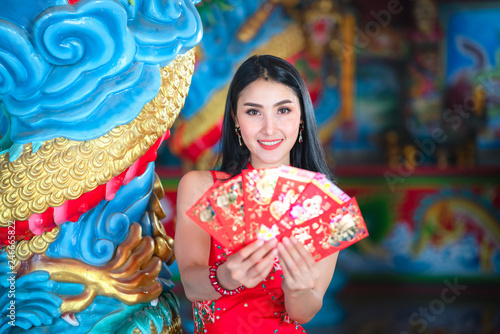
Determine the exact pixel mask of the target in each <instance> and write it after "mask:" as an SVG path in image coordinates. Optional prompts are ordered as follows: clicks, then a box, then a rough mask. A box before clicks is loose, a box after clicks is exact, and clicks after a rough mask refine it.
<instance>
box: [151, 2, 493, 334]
mask: <svg viewBox="0 0 500 334" xmlns="http://www.w3.org/2000/svg"><path fill="white" fill-rule="evenodd" d="M197 8H198V11H199V13H200V15H201V17H202V20H203V24H204V36H203V40H202V42H201V43H200V44H199V46H198V47H197V63H196V70H195V74H194V76H193V80H192V84H191V88H190V92H189V95H188V98H187V100H186V104H185V107H184V109H183V110H182V112H181V114H180V116H179V118H178V120H177V121H176V122H175V124H174V127H173V128H172V136H171V138H170V139H169V140H168V141H167V143H166V144H164V145H163V146H162V147H161V148H160V150H159V155H158V159H157V173H158V174H159V175H160V177H161V179H162V183H163V186H164V188H165V191H166V197H165V198H164V199H163V200H162V201H163V205H164V208H168V210H166V211H167V218H165V219H164V220H163V222H164V224H165V226H166V227H167V230H168V231H169V234H170V235H173V234H174V233H173V230H174V227H173V226H174V223H175V214H176V213H175V201H176V189H177V184H178V182H179V179H180V177H181V176H182V175H183V174H184V173H185V172H187V171H189V170H192V169H209V168H213V166H214V163H215V158H216V155H217V153H218V147H219V146H218V140H219V137H220V131H221V125H222V115H223V112H224V103H225V96H226V92H227V87H228V85H229V81H230V80H231V78H232V76H233V74H234V71H235V70H236V68H237V67H238V65H239V64H240V63H241V62H242V61H243V60H245V59H246V58H247V57H248V56H250V55H252V54H273V55H276V56H279V57H282V58H285V59H287V60H288V61H290V62H291V63H293V64H294V65H295V66H296V67H297V69H299V71H300V73H301V74H302V76H303V78H304V79H305V80H306V82H307V85H308V87H309V91H310V93H311V97H312V100H313V103H314V106H315V110H316V118H317V121H318V124H319V129H320V138H321V141H322V143H323V144H324V147H325V150H326V152H327V156H328V160H329V163H330V166H331V169H332V171H333V173H334V175H335V177H336V181H337V184H338V185H339V187H341V188H342V189H343V190H344V191H345V192H346V193H347V194H349V195H350V196H356V198H357V200H358V203H359V206H360V208H361V211H362V213H363V217H364V218H365V221H366V224H367V227H368V230H369V232H370V236H369V237H368V238H367V239H365V240H362V241H361V242H359V243H357V244H356V245H354V246H351V247H349V248H348V249H346V250H343V251H341V253H340V256H339V261H338V265H337V268H336V272H335V275H334V278H333V281H332V283H331V286H330V288H329V291H328V293H327V296H326V297H325V300H324V307H323V309H322V310H321V311H320V313H319V314H318V315H317V316H316V317H315V318H314V319H313V320H312V321H311V322H310V323H309V324H307V325H306V329H307V331H308V333H310V334H311V333H367V334H368V333H398V334H409V333H412V334H413V333H440V334H445V333H500V303H499V302H498V301H499V300H500V299H499V297H500V288H499V284H498V283H499V282H500V280H499V278H500V173H499V172H500V1H468V2H466V1H452V0H446V1H445V0H442V1H437V0H370V1H361V0H350V1H349V0H344V1H340V0H339V1H334V0H316V1H313V0H310V1H304V0H270V1H263V0H252V1H236V0H211V1H208V0H206V1H201V2H200V3H199V4H198V5H197ZM172 268H173V270H174V278H176V280H177V283H176V291H177V293H178V296H179V297H180V298H181V300H182V311H183V319H182V321H183V326H184V330H185V332H186V333H192V329H193V322H192V313H191V304H190V303H189V302H188V301H187V300H186V299H185V298H183V297H182V295H183V292H182V286H181V284H180V282H179V276H178V272H175V271H176V269H175V264H174V266H173V267H172Z"/></svg>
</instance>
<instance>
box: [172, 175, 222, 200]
mask: <svg viewBox="0 0 500 334" xmlns="http://www.w3.org/2000/svg"><path fill="white" fill-rule="evenodd" d="M212 184H213V178H212V174H211V173H210V171H208V170H203V171H197V170H195V171H190V172H188V173H186V174H184V175H183V176H182V178H181V180H180V182H179V186H178V188H177V198H178V200H179V199H182V202H183V203H184V204H189V203H191V204H193V203H194V202H195V201H196V200H198V198H200V197H201V195H203V194H204V193H205V192H206V191H207V190H208V188H210V187H211V186H212Z"/></svg>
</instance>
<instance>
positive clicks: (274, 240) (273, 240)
mask: <svg viewBox="0 0 500 334" xmlns="http://www.w3.org/2000/svg"><path fill="white" fill-rule="evenodd" d="M269 243H270V244H271V245H272V246H276V244H277V243H278V239H276V238H274V239H271V240H270V241H269Z"/></svg>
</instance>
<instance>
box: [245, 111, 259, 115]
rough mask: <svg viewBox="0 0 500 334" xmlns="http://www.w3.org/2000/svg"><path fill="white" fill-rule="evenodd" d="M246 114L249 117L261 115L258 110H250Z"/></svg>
mask: <svg viewBox="0 0 500 334" xmlns="http://www.w3.org/2000/svg"><path fill="white" fill-rule="evenodd" d="M246 113H247V114H248V115H251V116H255V115H258V114H259V111H258V110H255V109H249V110H247V111H246Z"/></svg>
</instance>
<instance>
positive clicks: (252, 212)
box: [241, 168, 279, 242]
mask: <svg viewBox="0 0 500 334" xmlns="http://www.w3.org/2000/svg"><path fill="white" fill-rule="evenodd" d="M241 175H242V177H243V197H244V201H245V205H244V211H245V225H246V236H247V242H251V241H252V240H254V239H255V238H256V237H257V233H258V232H259V229H260V225H261V223H262V222H263V220H264V219H265V217H268V216H269V203H271V199H272V196H273V193H274V189H275V186H276V182H277V180H278V177H279V171H278V168H268V169H246V170H243V171H242V172H241Z"/></svg>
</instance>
